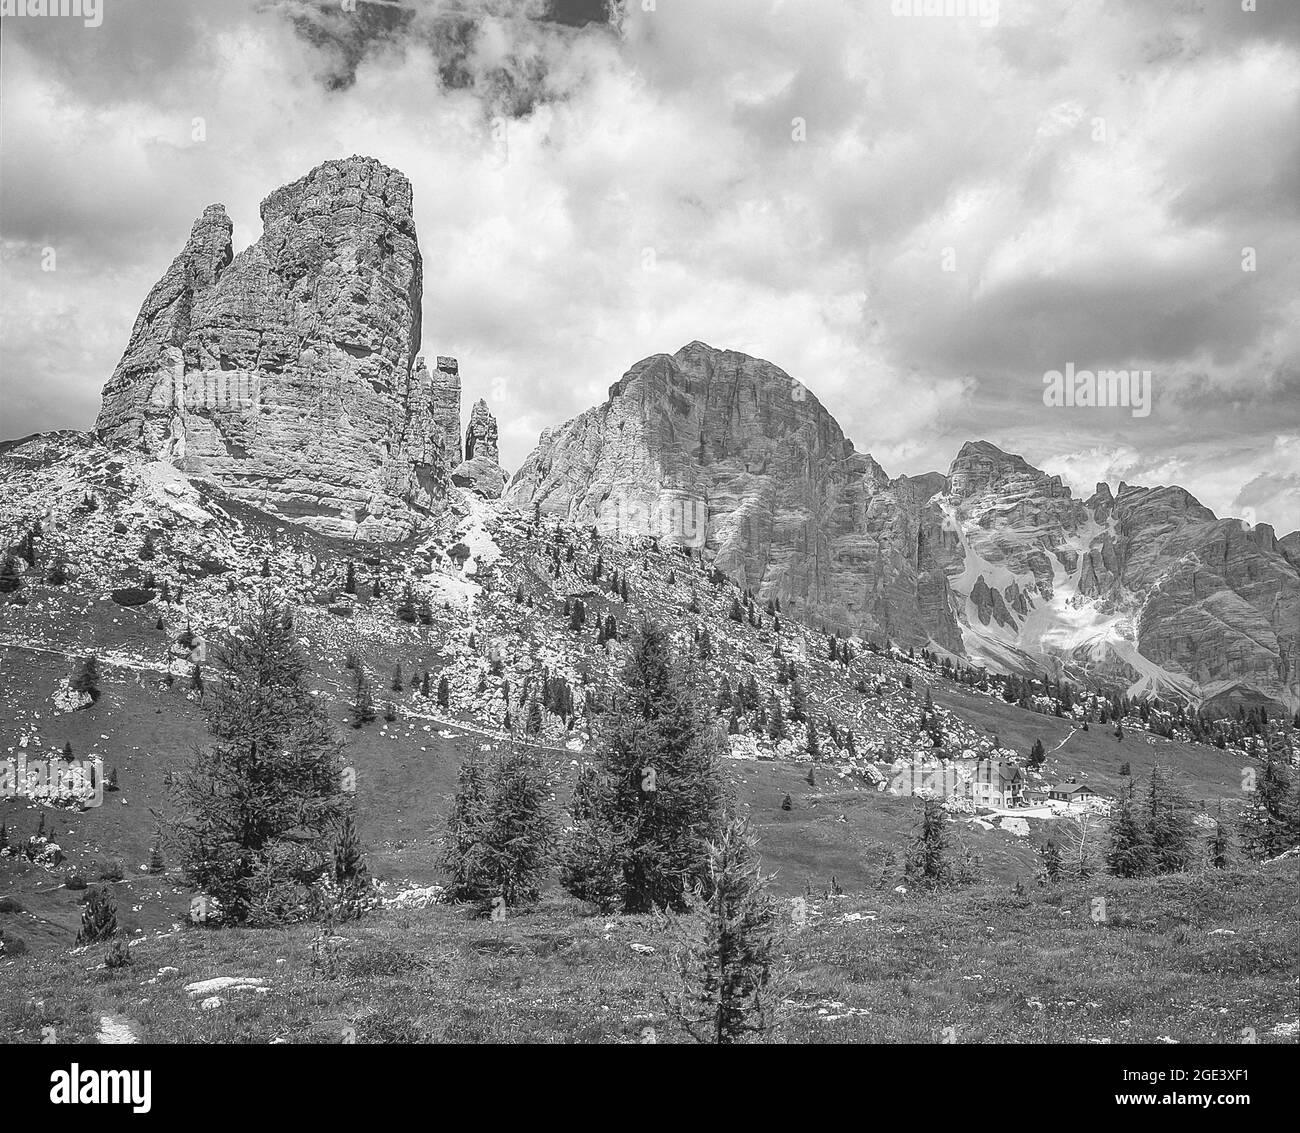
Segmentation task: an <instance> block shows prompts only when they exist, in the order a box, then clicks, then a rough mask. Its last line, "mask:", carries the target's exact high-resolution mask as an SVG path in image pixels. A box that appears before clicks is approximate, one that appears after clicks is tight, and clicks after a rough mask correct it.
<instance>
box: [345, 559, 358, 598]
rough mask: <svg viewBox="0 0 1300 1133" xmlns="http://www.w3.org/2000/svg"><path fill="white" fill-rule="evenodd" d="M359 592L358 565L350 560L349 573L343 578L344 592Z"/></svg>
mask: <svg viewBox="0 0 1300 1133" xmlns="http://www.w3.org/2000/svg"><path fill="white" fill-rule="evenodd" d="M356 592H357V568H356V565H355V564H354V563H353V562H352V561H351V560H348V568H347V574H346V576H345V577H344V580H343V593H345V594H355V593H356Z"/></svg>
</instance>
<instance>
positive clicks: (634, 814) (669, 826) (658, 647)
mask: <svg viewBox="0 0 1300 1133" xmlns="http://www.w3.org/2000/svg"><path fill="white" fill-rule="evenodd" d="M694 686H695V681H694V679H693V674H690V673H689V672H687V673H683V672H682V671H681V670H680V669H679V667H678V660H677V658H676V657H675V656H674V654H673V650H672V647H671V644H670V641H669V637H668V634H667V633H666V631H665V630H663V629H662V628H660V627H659V626H656V625H654V624H652V623H649V622H646V623H643V624H642V626H641V628H640V629H639V631H638V632H637V634H636V636H635V639H634V642H633V646H632V650H631V654H630V656H629V657H628V660H627V663H626V664H625V666H624V669H623V674H622V688H621V689H620V691H619V693H618V695H617V696H616V698H615V702H614V706H613V708H612V710H611V711H610V712H609V714H608V715H607V717H606V723H605V730H604V735H603V737H602V742H601V755H600V766H599V769H598V777H597V779H596V781H595V785H594V786H593V788H592V792H593V794H594V796H595V797H594V798H593V799H591V800H589V802H590V803H591V805H590V806H589V808H588V809H589V811H590V814H591V815H592V817H590V818H588V819H586V820H583V821H576V822H575V826H576V832H575V835H574V836H572V837H571V838H570V839H569V840H568V842H567V844H566V847H565V870H564V871H563V876H564V878H565V879H566V880H565V885H566V887H567V888H569V891H570V892H572V893H574V894H575V896H576V895H577V894H578V892H579V890H580V889H583V888H586V887H587V882H586V875H587V873H589V872H591V873H595V874H602V873H603V872H604V871H606V870H607V869H608V868H609V863H608V862H607V861H606V860H604V858H603V857H602V853H603V848H606V847H610V846H613V847H616V850H617V856H616V861H617V873H618V883H617V892H618V897H619V900H620V902H621V904H622V906H623V909H624V911H626V912H647V911H649V910H651V909H653V908H656V907H669V908H673V909H678V910H680V909H682V908H683V907H684V905H685V900H686V893H687V891H688V890H689V889H690V888H691V887H692V886H693V885H695V884H696V883H697V882H698V883H706V882H707V873H708V853H707V845H706V840H707V839H708V838H709V837H712V836H713V835H715V834H716V833H717V832H718V830H719V828H720V823H721V818H722V803H723V781H722V776H721V767H720V762H719V761H720V758H721V755H722V753H723V750H724V746H723V740H722V737H721V736H720V735H719V734H718V732H717V731H715V730H714V728H713V726H712V725H711V723H710V722H709V721H708V720H707V719H706V717H705V715H704V713H703V711H702V710H701V708H700V706H699V703H698V701H697V699H696V696H695V689H694Z"/></svg>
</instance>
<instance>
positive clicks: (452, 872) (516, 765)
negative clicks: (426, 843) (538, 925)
mask: <svg viewBox="0 0 1300 1133" xmlns="http://www.w3.org/2000/svg"><path fill="white" fill-rule="evenodd" d="M553 789H554V788H553V784H552V781H551V777H550V774H549V772H548V771H547V770H546V764H545V763H544V761H543V760H542V759H541V758H540V756H539V755H538V753H536V752H535V751H533V750H531V749H529V748H527V747H523V746H516V745H511V746H510V747H508V748H506V749H505V750H503V751H500V752H496V753H494V754H492V755H491V756H489V757H487V758H486V759H483V758H474V759H469V760H467V761H466V762H465V763H463V764H462V765H461V769H460V776H459V780H458V785H457V790H456V795H455V797H454V798H453V800H452V806H451V811H450V812H449V814H448V816H447V823H446V830H445V833H444V835H443V844H442V859H441V864H442V868H443V869H444V870H445V871H446V873H447V874H448V876H449V878H450V884H449V886H448V890H449V894H450V896H451V898H452V899H453V900H456V901H476V902H489V901H491V900H492V899H493V898H495V897H501V898H503V899H504V901H505V904H506V905H507V906H510V907H514V906H518V905H526V904H530V903H532V902H534V901H536V900H537V897H538V894H539V892H540V889H541V885H542V882H543V881H544V879H545V877H546V874H547V872H548V871H549V869H550V865H551V859H552V855H553V852H554V849H555V844H556V839H557V832H558V824H557V821H556V815H555V812H554V808H553V804H552V802H551V799H552V795H553Z"/></svg>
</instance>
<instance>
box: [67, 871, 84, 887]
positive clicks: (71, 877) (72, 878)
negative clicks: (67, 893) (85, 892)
mask: <svg viewBox="0 0 1300 1133" xmlns="http://www.w3.org/2000/svg"><path fill="white" fill-rule="evenodd" d="M63 888H64V889H74V890H75V889H85V888H86V879H85V878H84V877H82V876H81V874H79V873H70V874H68V876H67V877H65V878H64V879H63Z"/></svg>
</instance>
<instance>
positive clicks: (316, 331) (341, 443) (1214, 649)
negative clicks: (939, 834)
mask: <svg viewBox="0 0 1300 1133" xmlns="http://www.w3.org/2000/svg"><path fill="white" fill-rule="evenodd" d="M411 199H412V190H411V185H410V183H409V181H408V180H407V179H406V177H405V176H403V175H402V174H401V173H399V172H396V171H394V170H392V169H388V168H386V167H385V166H383V165H381V164H380V163H379V162H376V161H374V160H373V159H370V158H362V157H353V158H348V159H345V160H341V161H331V162H326V163H325V164H324V165H321V166H319V167H318V168H317V169H315V170H313V171H312V172H311V173H309V174H308V175H307V176H306V177H304V178H302V179H300V180H299V181H297V182H295V183H293V184H292V185H289V186H286V187H284V188H281V189H279V190H277V191H276V192H274V193H272V194H271V195H270V196H269V197H268V198H267V199H266V201H265V202H263V205H262V219H263V225H264V231H263V234H262V236H261V238H260V239H259V240H258V241H257V242H256V243H255V244H254V245H252V246H251V247H250V248H248V249H246V250H245V251H243V252H241V253H240V254H239V255H238V256H234V255H233V253H232V248H231V243H230V236H231V223H230V220H229V218H228V217H227V216H226V214H225V210H224V209H223V208H222V207H221V206H220V205H213V206H210V207H209V208H208V209H207V210H206V211H205V212H204V213H203V215H202V216H201V217H200V218H199V220H198V221H196V223H195V225H194V228H193V230H192V232H191V235H190V237H189V240H188V241H187V243H186V245H185V247H184V248H183V249H182V251H181V253H180V255H178V256H177V258H176V260H175V261H174V262H173V263H172V265H171V267H170V268H169V269H168V270H167V272H166V273H165V274H164V276H163V277H162V279H161V280H160V281H159V282H158V284H157V285H156V286H155V287H154V289H153V290H152V291H151V293H150V294H149V296H148V297H147V298H146V300H145V302H144V305H143V306H142V308H141V311H140V315H139V317H138V319H137V321H136V324H135V327H134V329H133V331H132V334H131V338H130V342H129V343H128V345H127V348H126V351H125V353H124V355H123V358H122V361H121V363H120V364H119V366H118V367H117V369H116V371H115V372H114V374H113V375H112V377H111V378H110V380H109V381H108V384H107V386H106V387H105V390H104V400H103V408H102V410H101V413H100V416H99V420H98V422H97V432H98V434H99V436H100V438H101V439H102V440H104V441H105V442H106V443H108V444H109V445H110V446H114V447H117V448H121V449H132V450H135V451H137V452H140V453H141V454H143V455H145V456H147V457H151V458H154V459H158V460H163V461H166V462H168V463H170V464H173V465H174V466H176V467H177V468H178V469H180V470H181V471H182V472H184V473H185V474H186V475H187V476H189V477H191V478H193V479H195V480H198V481H207V482H211V483H215V484H217V485H220V487H221V488H222V489H223V490H224V491H225V492H226V493H228V494H229V495H230V496H232V497H233V498H235V499H237V500H239V501H241V502H244V503H247V504H249V505H251V506H253V507H256V508H259V509H261V510H264V511H266V512H268V513H270V514H273V515H275V516H278V517H280V518H283V519H289V520H292V521H294V522H297V523H300V524H304V525H306V526H308V527H310V528H312V529H313V530H315V531H317V532H319V533H321V534H325V535H330V536H340V537H344V538H348V539H359V540H365V541H372V542H392V541H396V540H402V539H404V538H406V537H408V536H409V535H411V534H413V533H415V532H417V531H418V530H420V528H421V526H422V525H425V524H427V523H428V522H430V521H433V520H436V518H437V517H438V516H439V514H440V513H441V512H443V511H444V510H445V507H446V502H445V501H446V499H447V496H448V492H449V489H450V488H451V487H452V486H453V485H454V486H456V487H459V488H468V489H472V490H473V491H475V492H477V493H478V494H479V495H480V496H482V497H484V498H487V499H496V498H497V497H498V496H499V497H500V499H501V504H500V506H502V507H506V508H517V509H518V510H520V511H522V512H524V513H526V514H532V513H541V514H546V515H554V516H558V517H563V518H565V519H567V520H569V521H572V522H576V523H583V524H593V525H596V526H599V527H603V528H605V529H607V530H611V529H612V530H613V531H614V532H616V533H624V534H657V535H660V536H663V537H666V538H670V539H671V538H675V539H679V540H683V541H686V542H689V543H693V544H697V545H699V546H700V547H702V548H703V549H704V551H705V553H706V555H707V556H709V557H710V558H711V560H712V563H713V565H714V567H716V569H718V570H720V571H722V572H723V573H725V574H727V575H728V576H730V577H731V578H733V579H735V580H736V581H737V582H739V583H740V584H741V585H742V586H743V587H745V588H748V589H751V590H753V591H754V593H755V595H756V596H757V598H758V599H759V600H760V601H766V600H767V599H778V598H779V599H780V601H781V603H782V604H783V607H784V608H787V609H790V610H794V611H797V612H798V613H799V614H800V615H801V616H803V617H805V618H806V619H807V620H809V621H812V622H814V623H815V624H819V625H822V626H823V627H825V628H827V629H832V630H834V631H836V632H839V633H843V634H860V635H865V636H875V637H877V638H880V639H883V638H889V639H891V640H894V641H896V642H898V643H900V644H903V645H916V646H921V645H925V646H929V647H931V648H935V649H940V650H945V651H947V652H948V653H951V654H953V655H957V656H963V657H968V658H971V659H973V660H975V661H978V662H980V663H983V664H985V665H989V666H992V667H994V668H996V669H1000V670H1010V671H1025V672H1047V673H1051V674H1055V675H1060V674H1066V675H1069V676H1071V677H1072V678H1074V679H1077V680H1081V681H1084V682H1089V681H1096V682H1099V683H1103V684H1106V685H1108V686H1111V687H1122V688H1123V689H1126V690H1127V691H1129V692H1130V693H1132V694H1133V695H1145V694H1154V695H1161V696H1166V695H1175V696H1179V697H1184V698H1187V699H1189V700H1191V701H1194V702H1199V703H1202V704H1205V705H1208V706H1209V707H1211V708H1218V707H1225V706H1226V707H1234V708H1235V707H1236V706H1238V705H1247V706H1252V705H1256V704H1262V705H1271V706H1275V707H1277V706H1285V707H1286V708H1288V709H1289V710H1290V711H1292V712H1294V711H1296V710H1297V709H1300V671H1298V670H1300V533H1292V534H1290V535H1288V536H1286V537H1285V538H1283V539H1278V538H1277V537H1276V536H1275V533H1274V532H1273V530H1272V529H1271V528H1270V527H1269V526H1268V525H1266V524H1260V525H1258V526H1255V527H1253V528H1252V527H1249V526H1248V525H1246V524H1244V523H1243V522H1241V521H1239V520H1233V519H1218V518H1216V517H1215V515H1214V514H1213V513H1212V512H1211V511H1210V510H1209V509H1208V508H1206V507H1203V506H1202V505H1201V504H1200V503H1198V502H1197V501H1196V500H1195V499H1194V498H1193V497H1192V496H1191V495H1190V494H1188V493H1187V492H1186V491H1184V490H1183V489H1181V488H1178V487H1155V488H1142V487H1133V486H1130V485H1127V484H1121V485H1120V487H1119V491H1118V493H1112V492H1111V490H1110V488H1109V487H1108V486H1106V485H1104V484H1099V485H1098V486H1097V490H1096V491H1095V492H1094V494H1093V495H1092V496H1091V497H1090V498H1088V499H1087V500H1080V499H1076V498H1075V497H1074V496H1073V495H1072V494H1071V492H1070V490H1069V489H1068V488H1066V487H1065V486H1064V485H1063V484H1062V483H1061V481H1060V478H1059V477H1056V476H1049V475H1047V474H1046V473H1044V472H1042V471H1040V470H1038V469H1036V468H1034V467H1033V466H1032V465H1030V464H1028V463H1027V462H1026V461H1025V460H1023V459H1022V458H1021V457H1019V456H1015V455H1012V454H1009V453H1006V452H1004V451H1002V450H1001V449H1000V448H998V447H996V446H995V445H992V444H990V443H988V442H986V441H972V442H969V443H967V444H965V445H963V446H962V448H961V450H960V451H959V452H958V453H957V455H956V457H955V459H954V460H953V462H952V465H951V466H950V468H949V469H948V472H947V474H946V475H945V474H942V473H939V472H932V473H927V474H925V475H922V476H898V477H894V478H891V477H890V476H889V475H888V474H887V473H886V472H885V471H884V470H883V469H882V468H881V466H880V465H879V464H878V463H877V462H876V461H875V460H873V459H872V458H871V457H870V456H869V455H867V454H865V453H860V452H858V451H856V449H855V448H854V445H853V443H852V442H851V441H850V440H849V439H848V438H846V437H845V436H844V433H843V431H842V430H841V429H840V426H839V425H838V424H837V423H836V421H835V419H834V418H833V417H832V416H831V414H830V413H829V412H828V411H827V410H826V409H825V407H824V406H823V405H822V404H821V403H820V402H819V401H818V400H817V398H816V397H815V396H814V395H813V393H812V392H811V391H809V390H807V389H806V388H805V387H804V386H802V385H801V384H800V383H799V382H798V381H796V380H795V379H793V378H791V377H790V376H789V375H788V374H786V373H785V372H784V371H783V370H781V369H780V368H779V367H777V366H775V365H773V364H772V363H771V362H766V361H763V360H761V359H757V358H752V357H749V356H747V355H745V354H740V353H736V352H734V351H728V350H718V349H715V348H713V347H711V346H707V345H705V344H704V343H702V342H692V343H690V344H689V345H687V346H684V347H682V348H681V349H680V350H678V351H677V352H676V353H675V354H671V355H669V354H657V355H654V356H652V357H650V358H646V359H644V360H642V361H640V362H638V363H637V364H636V365H634V366H633V367H632V368H631V369H630V370H629V371H628V372H627V373H626V374H625V375H624V376H623V377H622V378H621V379H620V380H619V381H618V382H616V383H615V384H614V385H613V386H612V387H611V388H610V392H609V397H608V399H607V400H606V402H605V403H604V404H603V405H600V406H597V407H595V408H593V409H591V410H588V411H587V412H586V413H583V414H581V415H580V416H578V417H576V418H574V419H573V420H571V421H568V422H565V423H564V424H562V425H557V426H555V427H553V428H550V429H547V430H546V431H545V432H544V433H543V435H542V437H541V440H540V442H539V445H538V447H537V449H536V450H535V451H534V452H533V453H532V454H531V455H530V456H529V457H528V459H527V460H526V461H525V463H524V465H523V467H522V468H520V469H519V471H518V472H517V473H516V474H515V476H514V477H513V479H512V480H510V481H509V483H508V484H507V483H506V477H505V474H504V473H503V472H502V470H501V469H500V467H499V464H498V455H497V449H496V432H497V427H496V422H495V420H494V419H493V418H492V415H491V413H490V411H489V409H488V407H487V406H486V405H485V404H483V403H481V402H480V403H479V404H478V405H477V406H475V408H474V413H473V415H472V418H471V421H470V424H469V429H468V431H467V433H465V434H464V435H463V440H462V433H461V406H460V376H459V371H458V366H457V364H456V361H455V359H452V358H448V357H439V358H438V359H437V363H436V365H435V367H434V369H433V370H432V371H431V370H429V369H428V368H427V366H426V365H425V363H424V360H423V358H422V357H421V356H420V354H419V351H420V346H421V327H420V302H421V295H422V282H423V266H422V258H421V255H420V249H419V244H418V240H417V237H416V232H415V224H414V220H413V217H412V211H411Z"/></svg>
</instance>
